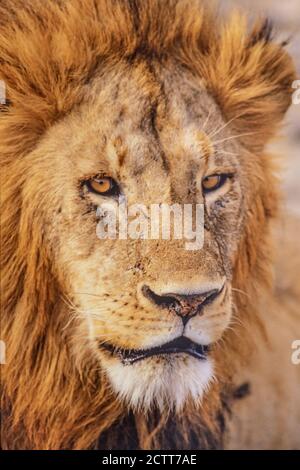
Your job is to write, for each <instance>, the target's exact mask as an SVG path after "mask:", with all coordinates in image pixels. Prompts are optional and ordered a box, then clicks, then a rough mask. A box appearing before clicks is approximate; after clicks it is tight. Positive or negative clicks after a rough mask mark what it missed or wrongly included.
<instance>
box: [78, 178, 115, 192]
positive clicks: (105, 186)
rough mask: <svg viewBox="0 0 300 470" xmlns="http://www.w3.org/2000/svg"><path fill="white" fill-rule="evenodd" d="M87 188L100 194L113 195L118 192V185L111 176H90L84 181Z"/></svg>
mask: <svg viewBox="0 0 300 470" xmlns="http://www.w3.org/2000/svg"><path fill="white" fill-rule="evenodd" d="M86 184H87V187H88V190H89V191H91V192H93V193H96V194H101V195H102V196H115V195H118V194H119V186H118V184H117V183H116V182H115V180H113V179H112V178H110V177H108V176H105V177H103V178H92V179H90V180H88V181H87V182H86Z"/></svg>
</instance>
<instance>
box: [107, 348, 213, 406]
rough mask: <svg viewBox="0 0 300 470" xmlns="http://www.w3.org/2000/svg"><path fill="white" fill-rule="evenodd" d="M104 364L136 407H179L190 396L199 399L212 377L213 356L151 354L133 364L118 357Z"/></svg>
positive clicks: (122, 395) (115, 386)
mask: <svg viewBox="0 0 300 470" xmlns="http://www.w3.org/2000/svg"><path fill="white" fill-rule="evenodd" d="M103 365H104V368H105V370H106V372H107V374H108V377H109V379H110V382H111V384H112V386H113V389H114V391H115V392H116V393H117V395H118V396H119V397H120V398H121V399H123V400H125V401H126V403H127V404H128V405H129V406H131V407H132V408H133V409H134V410H143V411H148V410H149V409H151V408H152V407H153V406H158V407H159V409H160V410H164V411H166V410H171V409H175V410H176V411H180V410H181V409H182V408H183V406H184V404H185V403H186V402H187V400H190V399H191V400H193V401H194V402H196V403H199V402H201V398H202V396H203V394H204V392H205V391H206V389H207V388H208V386H209V384H210V383H211V381H212V380H213V364H212V361H211V360H210V359H206V360H204V361H201V360H199V359H196V358H194V357H191V356H187V355H181V356H177V357H174V356H173V357H167V358H160V359H159V361H158V358H157V357H156V358H149V359H144V360H142V361H139V362H137V363H135V364H132V365H123V364H122V363H121V362H120V361H119V359H116V358H114V359H109V360H104V361H103Z"/></svg>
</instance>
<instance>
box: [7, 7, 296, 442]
mask: <svg viewBox="0 0 300 470" xmlns="http://www.w3.org/2000/svg"><path fill="white" fill-rule="evenodd" d="M247 31H248V27H247V24H246V19H245V17H244V16H243V15H242V14H240V13H234V14H233V15H232V16H231V17H230V18H229V19H228V20H227V21H226V23H223V22H222V21H221V20H220V19H218V18H217V15H216V12H215V11H214V10H213V9H211V8H210V7H208V6H206V5H205V3H204V2H203V1H200V0H199V1H198V0H178V1H176V0H164V1H161V0H126V1H121V0H114V1H113V0H71V1H66V0H44V1H40V0H28V1H26V2H24V1H23V0H2V1H1V5H0V79H1V80H3V82H4V83H5V85H6V91H7V102H6V104H4V105H2V106H1V113H0V154H1V164H2V183H1V186H2V190H1V206H2V216H1V272H2V279H1V292H2V299H1V302H2V314H1V339H3V340H4V341H5V343H6V351H7V364H6V365H2V366H1V396H2V401H1V417H2V423H1V426H2V439H1V445H2V448H3V449H86V448H120V447H122V448H185V449H187V448H219V447H222V445H223V444H222V435H223V431H224V420H225V415H226V413H227V410H228V407H230V399H231V398H230V387H229V385H227V384H228V383H229V376H230V374H231V371H230V372H229V369H230V368H229V367H227V366H228V364H229V363H230V364H231V363H235V362H236V361H237V356H241V357H243V354H244V355H245V354H246V353H244V352H243V349H244V346H241V345H240V344H239V340H238V335H235V334H234V333H229V334H228V335H227V337H226V339H225V340H224V343H223V344H222V351H220V356H221V355H222V360H223V364H224V367H223V368H222V371H220V377H219V378H218V381H217V382H216V383H215V384H214V385H213V386H212V388H211V390H210V391H209V396H208V398H207V399H206V400H204V403H203V406H202V408H201V411H200V416H195V410H193V408H192V407H188V408H186V409H185V410H184V411H183V412H182V414H181V415H179V416H172V415H170V414H168V415H167V414H166V415H165V416H161V415H159V414H158V413H157V412H155V410H154V411H153V413H151V414H149V415H147V416H144V415H143V414H142V413H133V412H132V411H129V410H127V409H126V407H125V406H124V404H123V403H121V401H119V400H118V399H117V398H116V397H115V396H114V394H113V392H112V390H111V388H110V386H109V385H108V383H107V379H106V377H105V375H104V374H103V372H102V371H101V370H99V364H98V363H97V362H96V360H95V358H94V357H93V356H92V355H91V354H90V353H89V349H88V348H84V345H76V344H75V345H74V339H73V338H72V331H73V330H72V326H71V324H70V326H67V327H66V315H67V314H68V311H67V306H66V304H65V302H64V299H63V296H64V292H63V287H62V286H63V280H62V274H61V273H57V272H55V270H54V269H53V265H52V259H53V253H51V251H49V249H48V246H47V230H46V228H45V227H44V226H43V224H42V217H41V214H42V211H43V205H47V204H48V205H49V204H51V200H50V199H49V197H47V195H46V194H45V198H44V200H43V201H37V200H36V198H35V195H34V187H33V183H32V182H30V181H28V178H27V169H28V165H30V159H28V158H27V157H28V155H30V152H31V151H32V150H33V149H34V148H35V147H36V146H37V144H38V142H39V141H40V140H41V139H43V136H44V134H45V133H46V132H47V130H48V129H49V128H50V127H51V126H52V125H53V124H54V123H55V122H57V121H58V120H61V119H62V118H63V117H64V116H66V115H67V114H68V113H69V112H70V111H71V110H72V109H74V108H75V107H76V106H79V105H80V103H81V102H82V100H83V99H84V95H85V91H86V89H87V88H88V87H89V83H90V81H91V80H92V79H93V77H95V76H96V75H97V74H98V75H99V74H101V67H102V65H103V64H104V63H105V64H111V66H112V67H113V64H114V63H115V61H118V60H120V58H123V59H124V58H125V59H126V60H128V61H129V60H130V59H131V58H132V57H134V56H135V55H138V54H142V55H145V56H147V57H149V59H151V57H153V56H155V57H156V58H158V59H159V58H160V57H165V56H168V55H169V56H171V57H175V58H176V59H177V60H178V61H179V62H180V63H181V64H182V65H183V66H185V67H187V68H188V69H190V70H191V71H192V72H193V73H194V74H196V75H198V76H199V77H201V79H202V80H203V82H204V83H205V86H206V88H207V90H208V92H209V93H210V94H211V95H212V96H213V97H214V99H215V101H216V102H217V104H218V105H219V107H220V109H221V110H222V113H223V116H224V117H225V119H226V121H227V122H229V121H230V120H232V124H231V128H232V129H234V132H235V133H236V134H241V135H243V137H241V142H242V144H243V145H244V146H245V147H246V148H247V149H248V150H249V151H251V152H257V153H261V162H262V163H261V164H262V165H263V167H264V172H265V178H266V181H265V185H264V187H265V189H264V191H262V192H261V193H260V194H257V197H256V200H255V203H254V206H253V213H252V214H250V216H249V219H248V220H249V223H248V225H247V227H246V230H245V233H244V236H243V239H242V242H241V244H240V247H239V253H238V258H237V263H236V266H235V273H234V275H235V279H234V285H235V287H236V293H235V305H236V306H237V308H236V309H237V311H238V315H239V316H240V317H243V321H244V322H245V323H246V322H247V321H249V322H250V328H254V326H256V325H257V324H258V323H259V320H258V318H257V316H256V315H255V308H254V301H255V298H256V295H257V292H258V295H259V292H261V290H265V289H268V288H269V287H270V285H271V271H270V266H271V262H272V256H271V243H270V237H269V225H270V221H271V220H272V219H273V218H275V217H276V215H277V205H278V189H277V183H276V181H275V180H274V177H273V174H272V161H271V160H270V158H269V156H266V155H265V154H264V152H263V147H264V145H265V143H266V142H267V141H268V140H269V139H270V138H271V137H272V136H273V135H274V134H275V133H276V131H277V128H278V125H279V123H280V121H281V119H282V117H283V115H284V113H285V111H286V110H287V108H288V106H289V104H290V93H291V89H290V87H291V83H292V81H293V78H294V69H293V65H292V62H291V60H290V58H289V56H288V55H287V53H286V52H285V51H284V49H283V47H282V45H278V44H276V43H275V42H273V40H272V33H271V27H270V24H269V23H268V22H266V21H263V22H262V21H259V22H258V23H257V24H255V25H254V26H253V27H252V29H251V30H250V32H247ZM236 116H238V119H233V118H235V117H236ZM252 133H253V134H254V133H255V134H256V135H255V137H253V136H252V135H251V134H252ZM253 177H254V175H253ZM245 197H247V195H245ZM238 290H240V291H247V293H248V295H249V298H250V300H247V302H245V297H243V296H242V295H240V294H239V293H238ZM251 299H253V301H251ZM229 342H230V344H231V346H230V348H229V347H228V344H229ZM226 350H228V352H227V353H226ZM74 351H75V352H74ZM224 351H225V352H224ZM76 352H78V354H77V355H76ZM198 414H199V412H198Z"/></svg>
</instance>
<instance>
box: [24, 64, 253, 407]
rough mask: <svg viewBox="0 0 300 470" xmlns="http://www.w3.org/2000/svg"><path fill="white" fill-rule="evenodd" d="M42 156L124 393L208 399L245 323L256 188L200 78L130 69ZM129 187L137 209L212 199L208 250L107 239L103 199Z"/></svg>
mask: <svg viewBox="0 0 300 470" xmlns="http://www.w3.org/2000/svg"><path fill="white" fill-rule="evenodd" d="M171 72H172V79H171ZM31 161H33V162H34V165H33V166H32V170H31V171H33V172H34V177H35V178H38V177H39V174H40V175H41V173H39V172H43V175H44V174H47V175H48V178H47V183H44V184H43V185H42V191H43V192H44V193H45V192H46V193H47V195H48V197H49V192H50V193H51V194H52V200H53V201H55V209H53V206H52V210H51V211H50V210H49V213H48V223H49V224H51V227H52V228H51V229H50V230H49V233H50V236H49V243H50V245H51V247H52V249H53V258H54V266H55V269H57V272H59V273H60V274H59V275H60V277H61V283H62V284H63V285H64V291H65V295H66V296H67V297H68V299H69V300H70V302H71V303H72V306H73V310H74V311H73V312H72V315H73V317H72V318H74V315H75V317H76V319H77V320H78V319H79V323H80V326H78V327H77V330H78V331H77V333H78V334H81V335H82V334H83V335H85V336H86V337H88V341H89V343H90V345H91V346H92V348H93V350H94V352H95V354H97V356H98V358H99V361H100V363H101V366H102V368H103V369H104V370H105V371H106V373H107V375H108V378H109V380H110V382H111V385H112V387H113V389H114V390H115V392H116V393H117V394H118V395H119V396H120V397H122V398H124V399H125V400H126V401H127V402H128V403H129V404H130V405H131V406H132V407H134V408H140V407H143V408H144V409H148V408H149V407H150V406H152V405H153V404H156V405H158V406H160V407H164V408H165V407H166V406H170V407H175V408H177V409H180V408H181V407H182V406H183V405H184V404H185V402H186V401H187V400H188V399H190V398H192V399H194V400H195V401H199V400H201V398H202V396H203V393H204V391H205V390H206V388H207V387H208V386H209V384H210V382H211V381H212V380H213V377H214V346H215V344H216V343H217V342H218V341H219V340H220V339H221V338H222V335H223V334H224V331H225V330H226V329H227V327H228V325H229V324H230V322H231V319H232V311H233V308H232V300H231V284H232V276H233V270H234V263H235V253H236V249H237V247H238V243H239V240H240V238H241V236H242V231H243V223H244V222H243V218H242V216H241V214H242V213H245V211H246V210H247V203H248V204H249V195H251V191H252V192H253V193H254V192H255V183H253V182H252V183H251V184H250V182H249V181H248V177H247V174H248V172H249V165H251V164H252V165H254V164H255V162H253V160H252V162H249V161H247V160H246V158H245V150H243V151H241V149H240V147H239V145H238V144H237V142H236V139H235V136H233V135H230V133H229V132H228V130H227V126H226V125H225V123H224V121H223V119H222V116H221V112H220V111H219V109H218V108H217V106H216V104H215V103H214V102H213V100H212V98H211V97H210V96H209V95H208V94H207V92H206V91H205V89H204V87H203V85H202V84H201V82H199V81H197V80H196V79H194V78H193V77H192V76H191V75H189V73H188V72H186V71H183V70H179V71H178V72H176V70H175V68H174V66H173V68H172V66H165V68H163V69H160V68H159V67H157V68H155V67H154V66H153V68H152V69H151V70H150V69H149V68H148V67H147V65H146V63H143V62H142V61H140V62H139V63H137V64H135V65H134V66H133V65H131V66H130V68H129V67H126V66H125V65H124V66H119V69H117V70H114V73H113V74H112V73H107V74H106V76H105V77H104V78H102V79H101V81H100V82H95V83H94V84H93V87H92V89H91V90H90V92H89V95H88V96H87V98H86V102H85V103H83V104H82V105H81V106H80V107H79V108H78V109H76V110H74V111H73V112H72V114H71V115H69V116H68V117H67V118H65V119H64V121H62V122H60V123H59V124H57V125H55V127H53V128H52V129H50V131H49V132H48V134H47V135H46V136H45V138H44V140H43V142H42V143H41V144H40V146H39V149H38V150H37V151H36V157H35V159H32V157H31ZM45 166H46V168H45ZM251 173H252V174H253V169H252V170H251ZM41 177H42V176H41ZM43 179H44V176H43ZM45 184H46V186H45ZM250 186H251V187H250ZM243 191H247V194H248V200H246V199H245V198H243V197H242V194H243ZM120 197H121V198H123V199H126V203H127V205H128V206H130V205H132V204H136V203H138V204H143V205H144V206H146V207H149V206H150V205H151V204H161V203H165V204H174V203H177V204H180V205H182V204H200V205H201V204H202V205H203V208H204V243H203V246H202V248H201V249H196V250H188V249H186V247H185V242H186V240H183V239H174V238H171V239H170V240H164V239H162V238H159V239H138V238H137V239H132V238H127V239H121V240H120V239H118V238H115V239H110V238H107V239H99V237H98V236H97V233H96V228H97V223H98V219H99V217H98V216H97V207H98V206H101V204H103V203H108V202H109V203H110V204H111V205H114V204H117V201H118V200H119V198H120ZM250 200H251V197H250ZM68 321H70V320H68Z"/></svg>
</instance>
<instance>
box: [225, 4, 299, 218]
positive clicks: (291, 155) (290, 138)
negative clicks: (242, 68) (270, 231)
mask: <svg viewBox="0 0 300 470" xmlns="http://www.w3.org/2000/svg"><path fill="white" fill-rule="evenodd" d="M220 4H221V8H222V9H223V10H224V11H226V10H230V9H231V8H233V7H238V8H240V9H243V10H246V11H247V12H248V14H249V17H250V18H254V17H255V16H257V15H260V14H261V15H264V16H267V17H268V18H270V19H271V20H272V21H273V24H274V29H275V31H276V33H277V35H278V38H279V40H280V39H287V38H290V44H289V45H288V46H287V49H288V51H289V52H290V54H291V55H292V56H293V58H294V60H295V64H296V69H297V79H299V80H300V13H299V12H300V0H286V1H284V0H220ZM271 150H272V151H273V153H275V154H279V156H281V157H282V158H281V160H280V163H281V164H282V185H283V189H284V192H285V194H286V207H287V208H288V209H289V210H290V211H293V212H294V213H295V212H296V213H297V214H298V215H299V216H300V104H298V105H296V104H291V107H290V110H289V112H288V113H287V116H286V119H285V124H284V127H283V129H282V132H281V136H280V139H277V140H276V141H275V142H273V143H272V144H271Z"/></svg>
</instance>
